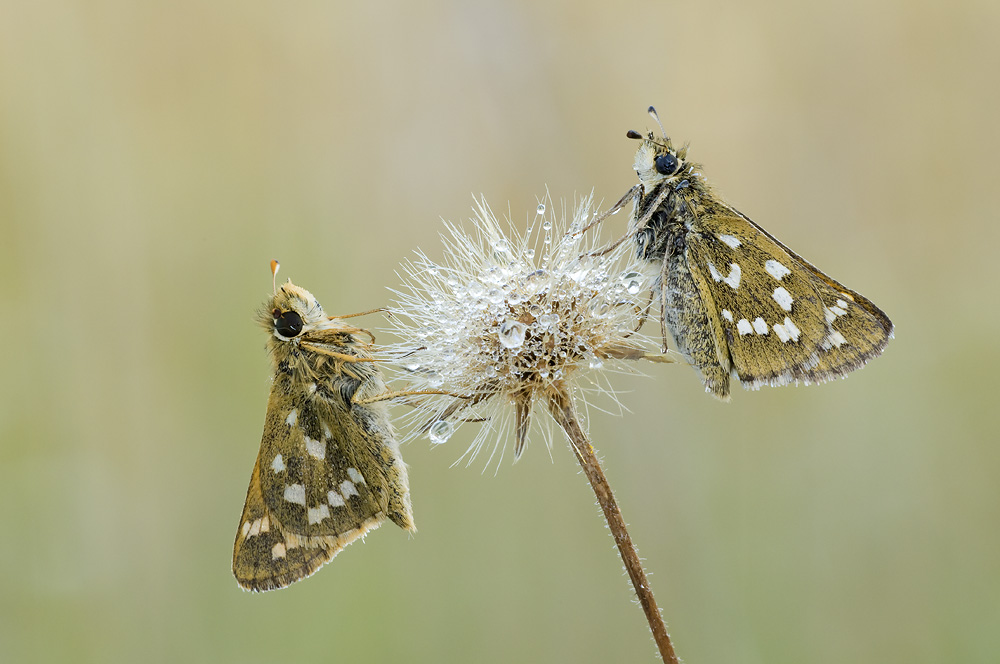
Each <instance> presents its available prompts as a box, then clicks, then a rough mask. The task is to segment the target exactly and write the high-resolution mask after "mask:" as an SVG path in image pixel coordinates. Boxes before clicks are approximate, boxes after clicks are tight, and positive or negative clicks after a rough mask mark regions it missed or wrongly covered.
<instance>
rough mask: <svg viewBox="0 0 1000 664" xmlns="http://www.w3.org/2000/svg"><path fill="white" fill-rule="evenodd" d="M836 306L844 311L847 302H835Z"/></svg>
mask: <svg viewBox="0 0 1000 664" xmlns="http://www.w3.org/2000/svg"><path fill="white" fill-rule="evenodd" d="M837 306H838V307H840V308H841V309H846V308H847V302H845V301H844V300H837Z"/></svg>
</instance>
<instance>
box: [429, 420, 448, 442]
mask: <svg viewBox="0 0 1000 664" xmlns="http://www.w3.org/2000/svg"><path fill="white" fill-rule="evenodd" d="M453 433H455V427H454V425H452V423H451V422H447V421H445V420H438V421H437V422H435V423H434V424H432V425H431V428H430V429H428V430H427V437H428V438H430V439H431V442H432V443H433V444H435V445H440V444H441V443H445V442H448V439H449V438H451V434H453Z"/></svg>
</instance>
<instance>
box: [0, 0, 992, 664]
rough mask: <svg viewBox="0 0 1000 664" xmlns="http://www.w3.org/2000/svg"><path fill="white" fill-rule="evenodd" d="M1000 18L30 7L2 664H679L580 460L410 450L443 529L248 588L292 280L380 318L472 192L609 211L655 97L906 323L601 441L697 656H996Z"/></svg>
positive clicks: (529, 205)
mask: <svg viewBox="0 0 1000 664" xmlns="http://www.w3.org/2000/svg"><path fill="white" fill-rule="evenodd" d="M998 33H1000V4H998V3H996V2H987V1H979V2H977V1H975V0H962V1H960V2H956V3H945V4H942V3H933V2H913V1H912V0H874V1H872V2H861V1H859V0H846V1H843V2H823V3H801V2H793V1H791V0H768V1H765V2H760V3H739V2H722V1H708V2H699V3H680V2H638V1H634V0H628V1H626V2H621V3H603V2H565V1H563V2H527V1H523V0H522V1H518V2H506V3H504V2H485V1H474V2H459V1H457V0H453V1H451V2H444V1H435V0H430V1H428V2H421V3H405V2H371V3H338V2H314V1H305V2H295V3H279V2H233V1H226V0H223V1H221V2H211V3H203V2H192V1H190V0H172V1H170V2H167V1H165V0H150V1H149V2H139V3H132V2H124V1H122V0H87V1H82V0H76V1H73V0H62V1H60V0H43V1H41V2H31V3H25V2H13V1H10V0H0V227H2V228H0V232H2V235H0V237H2V240H0V246H2V260H0V283H2V284H3V286H2V288H0V293H2V295H0V298H2V299H0V306H2V309H3V311H4V324H3V325H2V327H0V330H2V331H0V335H2V337H0V338H2V341H3V348H4V355H5V358H4V367H5V368H4V371H3V374H2V375H3V380H2V383H0V389H2V393H0V505H2V515H3V516H2V517H0V532H2V543H0V661H4V662H43V661H74V662H136V661H143V662H179V661H184V662H197V661H225V662H248V663H249V662H279V661H299V662H303V661H345V662H346V661H355V662H369V661H371V662H376V661H386V662H388V661H407V662H483V663H489V662H513V661H525V662H535V661H538V662H542V661H554V662H563V661H576V662H626V661H628V662H654V661H657V660H656V655H655V648H654V644H653V642H652V640H651V638H650V636H649V632H648V628H647V626H646V623H645V620H644V618H643V615H642V612H641V610H640V609H639V608H638V606H637V605H635V603H634V601H633V599H632V594H631V589H630V587H629V585H628V583H627V579H626V577H625V576H624V573H623V571H622V567H621V563H620V560H619V559H618V557H617V553H616V551H615V549H614V546H613V542H612V540H611V538H610V537H609V535H608V533H607V530H606V528H605V526H604V523H603V520H602V518H601V516H600V514H599V510H598V509H597V507H596V506H595V504H594V499H593V496H592V494H591V490H590V487H589V486H588V485H587V482H586V480H585V478H584V477H583V476H582V475H581V474H580V473H579V471H578V467H577V464H576V462H575V460H574V458H573V456H572V454H571V453H570V452H569V450H568V449H567V446H566V445H565V443H564V442H563V441H561V440H560V439H558V438H557V444H556V445H555V447H554V449H553V450H552V455H551V459H550V456H549V454H548V453H547V452H546V451H545V448H544V445H542V444H541V441H538V440H536V441H533V443H534V444H532V445H530V446H529V449H528V450H527V452H526V454H525V457H524V458H523V459H522V460H521V461H519V462H518V463H517V464H516V465H511V464H509V463H506V462H505V463H504V465H503V466H502V467H501V468H500V469H499V472H496V473H494V469H490V470H489V471H488V472H485V473H484V472H482V468H481V467H480V466H473V467H471V468H465V467H455V468H451V467H450V465H451V464H452V462H453V461H454V460H455V459H456V458H457V457H458V456H459V455H460V453H461V452H462V451H463V450H464V449H465V446H466V445H467V444H468V442H469V440H470V439H471V437H472V435H473V434H474V433H475V426H468V425H467V426H464V427H462V429H461V430H460V431H459V433H458V434H456V435H455V436H454V437H453V438H452V440H450V441H449V442H448V443H447V444H445V445H441V446H437V447H434V448H432V447H431V446H430V445H429V444H428V442H427V440H426V439H418V440H415V441H414V442H411V443H409V444H408V445H407V446H406V447H405V448H404V450H403V452H404V457H405V459H406V461H407V462H408V463H409V465H410V482H411V487H412V495H413V503H414V509H415V516H416V522H417V526H418V528H419V532H418V533H417V534H416V535H415V536H412V537H410V536H407V534H405V533H404V532H403V531H401V530H399V529H398V528H396V527H395V526H393V525H391V524H390V525H386V526H384V527H382V528H381V529H379V530H377V531H375V532H373V533H371V534H370V535H369V537H367V539H366V541H364V542H363V543H361V542H359V543H355V544H353V545H352V546H350V547H348V548H347V549H346V550H345V551H344V552H342V553H341V554H340V556H338V557H337V558H336V559H335V560H334V561H333V563H331V564H330V565H328V566H327V567H325V568H324V569H323V570H321V571H320V572H319V573H318V574H317V575H316V576H315V577H313V578H310V579H309V580H307V581H305V582H303V583H299V584H296V585H294V586H292V587H291V588H289V589H286V590H283V591H279V592H276V593H268V594H264V595H250V594H247V593H243V592H241V591H240V590H239V589H238V588H237V586H236V583H235V581H234V580H233V578H232V576H231V574H230V571H229V567H230V559H231V550H232V542H233V537H234V534H235V531H236V527H237V525H238V519H239V514H240V509H241V507H242V505H243V499H244V495H245V491H246V485H247V480H248V478H249V475H250V470H251V468H252V466H253V462H254V458H255V455H256V451H257V444H258V441H259V437H260V433H261V427H262V423H263V417H264V407H265V402H266V398H267V390H268V379H269V376H268V365H267V359H266V357H265V353H264V341H265V336H264V334H263V333H262V332H261V330H260V329H258V328H257V327H256V325H255V324H254V322H253V312H254V311H255V310H256V308H257V307H258V306H260V304H261V302H263V301H264V299H265V298H266V296H267V295H268V293H269V292H270V289H271V279H270V274H269V273H268V261H269V260H270V259H271V258H278V259H280V260H281V262H282V265H283V271H282V276H283V277H289V278H291V279H293V280H294V281H295V282H296V283H299V284H301V285H303V286H305V287H306V288H308V289H309V290H311V291H312V292H313V293H314V294H315V295H316V296H317V297H318V298H319V300H320V302H322V303H323V304H324V306H325V308H326V309H327V310H328V312H330V313H349V312H354V311H359V310H365V309H370V308H374V307H378V306H382V305H385V304H387V303H388V302H389V301H390V299H391V293H390V292H389V291H388V290H387V288H389V287H393V286H398V284H399V280H398V277H397V275H396V271H397V270H398V269H399V265H400V263H401V262H402V261H404V260H405V259H406V258H409V257H411V256H413V252H414V250H415V249H416V248H418V247H419V248H422V249H423V250H425V251H426V252H427V253H428V255H430V256H431V257H432V258H433V257H436V256H440V255H441V245H440V241H439V238H438V234H439V233H440V232H441V231H442V229H443V226H442V222H441V220H442V219H447V220H453V221H461V220H463V219H467V218H468V217H469V216H471V206H472V202H473V201H472V196H473V195H479V194H482V195H485V196H486V198H487V200H488V201H489V202H490V203H491V204H492V205H493V207H494V209H495V210H498V211H506V210H507V209H508V206H509V210H510V214H511V216H512V217H513V219H514V221H515V223H517V224H522V227H523V224H524V223H525V222H526V220H527V219H528V218H529V217H530V216H531V215H533V211H534V208H535V206H536V204H537V202H538V200H539V197H541V196H543V195H544V194H545V191H546V187H548V189H549V191H550V192H551V193H552V196H553V197H554V198H555V199H556V200H567V201H571V200H573V198H574V196H577V195H581V194H586V193H588V192H590V191H591V190H593V191H594V192H595V195H596V196H597V198H599V199H603V200H604V201H605V205H609V204H610V203H611V202H613V201H615V200H617V198H618V197H619V196H620V195H621V194H623V193H624V192H625V191H626V190H627V189H628V187H630V186H631V185H632V184H633V183H634V181H635V174H634V172H633V171H632V170H631V163H632V155H633V152H634V150H635V147H636V144H635V143H634V142H632V141H628V140H626V139H625V136H624V134H625V131H626V130H628V129H638V130H641V131H645V130H647V129H650V128H652V122H651V120H650V119H649V118H648V117H647V116H646V114H645V109H646V107H647V106H648V105H650V104H654V105H656V106H657V108H658V110H659V111H660V115H661V117H662V119H663V122H664V124H665V126H666V128H667V131H668V132H669V133H670V135H671V136H672V137H673V138H674V139H675V140H677V141H679V142H685V141H689V142H690V143H691V146H692V147H691V155H692V158H694V159H695V160H697V161H700V162H702V163H703V164H705V173H706V174H707V176H708V178H709V179H710V180H711V181H712V182H713V183H714V184H715V185H717V187H718V189H719V190H720V191H721V192H723V194H724V196H725V197H726V199H727V200H728V201H729V202H731V203H732V204H733V205H735V206H737V207H738V208H739V209H741V210H742V211H744V212H746V213H747V214H748V215H750V216H751V217H752V218H753V219H755V220H756V221H757V222H758V223H760V224H761V225H762V226H764V227H765V228H767V229H768V230H769V231H770V232H772V233H773V234H774V235H776V236H777V237H779V238H781V239H782V241H783V242H785V243H786V244H788V245H789V246H790V247H792V248H793V249H794V250H795V251H796V252H798V253H800V254H801V255H803V256H805V257H806V258H808V259H809V260H811V261H813V262H814V263H815V264H816V265H817V266H818V267H819V268H820V269H822V270H824V271H827V272H829V273H830V274H831V275H833V276H834V277H835V278H837V279H838V280H841V281H843V282H844V283H845V284H847V285H848V286H850V287H852V288H855V289H857V290H859V291H860V292H862V293H864V294H865V295H866V296H868V297H870V298H872V299H873V300H874V301H875V302H876V303H877V304H879V305H880V306H881V307H883V308H884V309H885V310H886V311H887V313H888V314H889V315H890V316H891V317H892V319H893V321H894V322H895V323H896V326H897V327H896V339H895V340H894V341H893V342H892V343H890V345H889V347H888V349H887V350H886V352H885V355H884V356H883V357H881V358H880V359H878V360H876V361H875V362H873V363H872V364H870V365H869V366H868V367H867V368H865V369H864V370H863V371H861V372H859V373H856V374H853V375H852V376H850V377H849V378H848V379H847V380H844V381H837V382H835V383H832V384H827V385H823V386H818V387H808V388H804V387H797V388H793V387H787V388H781V389H764V390H762V391H760V392H746V391H743V390H741V389H737V390H736V391H735V393H734V398H733V400H732V403H730V404H721V403H719V402H716V401H715V400H713V399H712V398H711V397H709V396H708V395H706V394H705V393H704V391H703V390H702V388H701V385H700V383H699V381H698V379H697V376H696V375H695V373H694V372H693V371H691V370H690V369H687V368H685V367H679V366H661V365H650V366H649V367H647V368H645V373H646V377H640V376H612V377H611V380H612V383H613V385H615V387H616V388H617V389H618V390H619V393H620V399H621V401H622V402H623V403H624V404H625V405H626V406H627V408H628V409H629V411H630V412H628V413H626V414H625V415H624V416H623V417H616V416H613V415H610V414H605V413H601V412H599V411H596V410H595V411H592V414H591V418H590V421H589V426H590V430H591V433H592V435H593V439H594V442H595V445H596V447H597V448H598V450H599V451H600V453H601V455H602V458H603V460H604V463H605V469H606V471H607V473H608V475H609V477H610V480H611V482H612V483H613V485H614V487H615V489H616V491H617V495H618V498H619V501H620V503H621V507H622V509H623V512H624V514H625V517H626V520H627V521H628V522H629V523H630V526H631V532H632V536H633V538H634V540H635V542H636V543H637V545H638V547H639V550H640V553H641V555H642V556H643V558H644V559H645V561H646V564H647V566H648V570H649V572H650V573H651V577H650V581H651V584H652V587H653V590H654V591H655V593H656V597H657V600H658V601H659V603H660V605H661V608H662V609H663V612H664V615H665V617H666V619H667V622H668V625H669V627H670V631H671V634H672V636H673V638H674V640H675V644H676V647H677V650H678V653H679V654H680V655H681V657H682V658H683V659H684V660H685V661H687V662H743V663H751V664H752V663H754V662H761V663H763V662H767V663H768V664H773V663H776V662H814V663H824V662H831V663H832V662H845V661H850V662H872V663H875V662H910V663H921V662H940V661H954V662H966V663H973V662H984V663H985V662H993V661H996V656H997V652H998V651H1000V629H998V626H1000V599H998V598H1000V528H998V525H1000V488H998V477H1000V450H998V445H997V441H998V438H1000V435H998V428H1000V427H998V424H1000V421H998V420H1000V418H998V415H997V410H998V409H997V405H996V403H995V402H996V397H997V386H996V376H997V370H998V368H1000V347H998V343H997V336H998V332H1000V306H998V303H1000V298H998V296H997V283H998V279H997V265H998V261H997V250H998V248H1000V230H998V223H997V222H998V219H997V212H996V210H997V182H998V176H1000V167H998V164H1000V161H998V159H997V154H998V153H1000V132H998V129H997V126H998V125H997V118H998V117H1000V84H998V78H997V71H1000V43H998V40H997V37H996V36H997V34H998ZM624 224H625V215H619V216H617V217H613V218H612V219H611V220H610V221H609V222H608V223H607V226H606V227H605V228H604V229H603V232H604V233H605V235H606V237H609V238H610V237H614V236H615V235H617V234H619V233H620V232H622V231H623V230H624ZM364 324H366V325H369V326H372V327H375V328H378V327H380V326H384V322H383V321H382V320H381V319H379V317H378V316H373V317H371V318H369V319H366V321H365V323H364ZM655 333H656V330H655V329H651V334H654V335H655ZM379 339H380V341H391V340H392V339H391V337H389V336H387V335H385V334H380V336H379ZM508 458H509V457H508Z"/></svg>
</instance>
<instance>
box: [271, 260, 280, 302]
mask: <svg viewBox="0 0 1000 664" xmlns="http://www.w3.org/2000/svg"><path fill="white" fill-rule="evenodd" d="M279 268H281V263H279V262H278V261H275V260H272V261H271V288H272V289H273V292H274V294H275V295H277V294H278V269H279Z"/></svg>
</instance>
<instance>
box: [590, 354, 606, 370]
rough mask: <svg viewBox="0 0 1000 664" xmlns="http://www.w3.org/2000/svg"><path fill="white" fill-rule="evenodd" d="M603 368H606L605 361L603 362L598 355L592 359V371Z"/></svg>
mask: <svg viewBox="0 0 1000 664" xmlns="http://www.w3.org/2000/svg"><path fill="white" fill-rule="evenodd" d="M603 366H604V360H602V359H601V358H599V357H597V356H596V355H595V356H594V357H592V358H590V368H591V369H600V368H601V367H603Z"/></svg>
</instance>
